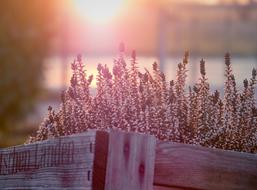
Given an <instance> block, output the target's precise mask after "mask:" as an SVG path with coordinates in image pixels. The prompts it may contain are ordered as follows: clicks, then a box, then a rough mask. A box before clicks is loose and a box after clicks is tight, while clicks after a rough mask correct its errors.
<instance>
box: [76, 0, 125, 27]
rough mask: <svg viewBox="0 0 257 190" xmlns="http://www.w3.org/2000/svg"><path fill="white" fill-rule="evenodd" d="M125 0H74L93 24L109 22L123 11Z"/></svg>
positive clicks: (81, 13) (79, 11)
mask: <svg viewBox="0 0 257 190" xmlns="http://www.w3.org/2000/svg"><path fill="white" fill-rule="evenodd" d="M123 4H124V0H74V6H75V8H76V10H77V11H78V13H79V14H80V15H81V16H83V17H85V19H87V20H88V21H89V22H92V23H93V24H101V23H107V22H110V21H111V20H113V19H114V18H115V17H116V16H117V15H118V14H119V12H120V11H121V9H122V6H123Z"/></svg>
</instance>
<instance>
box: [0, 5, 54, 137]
mask: <svg viewBox="0 0 257 190" xmlns="http://www.w3.org/2000/svg"><path fill="white" fill-rule="evenodd" d="M53 3H56V1H48V0H1V2H0V126H1V128H0V133H1V131H2V132H4V131H6V130H7V129H9V127H8V125H10V122H12V123H13V122H14V121H17V120H18V119H19V118H21V116H24V114H26V113H28V111H29V110H30V109H31V108H32V105H33V102H34V100H35V98H36V97H37V95H38V93H39V91H40V88H41V86H42V85H41V83H42V70H43V68H42V67H43V58H44V57H45V56H46V55H47V53H48V52H49V50H50V48H49V44H50V43H49V42H50V39H51V38H52V37H53V35H54V31H55V28H54V27H55V26H56V24H54V23H53V22H55V21H56V19H55V18H56V17H55V8H56V7H55V5H54V4H53Z"/></svg>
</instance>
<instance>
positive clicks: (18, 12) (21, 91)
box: [0, 0, 257, 147]
mask: <svg viewBox="0 0 257 190" xmlns="http://www.w3.org/2000/svg"><path fill="white" fill-rule="evenodd" d="M120 42H124V43H125V44H126V52H127V55H128V57H129V55H130V52H131V51H132V50H133V49H135V50H136V51H137V54H138V63H139V67H140V68H141V69H143V68H150V67H151V64H152V63H153V62H154V61H158V62H159V63H160V66H161V69H162V70H163V71H164V72H165V74H166V76H167V78H168V79H174V78H175V77H176V65H177V64H178V63H179V62H180V61H181V59H182V56H183V52H184V51H185V50H188V51H189V52H190V65H189V78H188V84H189V85H190V84H192V83H195V82H196V81H197V80H198V76H199V74H198V73H199V71H198V65H199V64H198V63H199V61H200V59H201V58H204V59H205V60H206V67H207V76H208V78H209V81H210V83H211V89H212V90H214V89H219V90H221V91H222V88H223V79H224V61H223V56H224V54H225V52H227V51H229V52H230V53H231V55H232V64H233V70H234V73H235V76H236V80H237V81H238V85H239V86H241V84H242V81H243V79H244V78H249V77H250V76H251V70H252V68H253V67H257V1H256V0H158V1H156V0H108V1H101V0H1V1H0V147H6V146H11V145H16V144H20V143H23V142H24V141H25V140H26V138H27V137H28V135H29V134H31V133H33V132H35V131H36V129H37V127H38V125H39V124H40V122H41V121H42V120H43V118H44V116H45V115H46V114H47V107H48V105H52V106H53V107H54V108H58V106H59V103H60V98H59V97H60V93H61V91H62V90H64V89H65V88H66V86H67V85H68V83H69V78H70V75H71V71H70V67H69V64H70V63H71V62H72V60H73V59H74V58H75V57H76V55H77V54H78V53H80V54H82V55H83V57H84V61H85V63H86V65H87V67H86V69H87V72H88V74H95V73H96V66H97V64H98V63H103V64H107V65H109V66H112V62H113V59H114V58H115V56H116V55H117V47H118V44H119V43H120ZM94 86H95V83H93V86H92V87H93V88H94ZM92 91H93V90H92Z"/></svg>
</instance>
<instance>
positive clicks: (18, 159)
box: [0, 132, 96, 190]
mask: <svg viewBox="0 0 257 190" xmlns="http://www.w3.org/2000/svg"><path fill="white" fill-rule="evenodd" d="M95 136H96V132H88V133H82V134H79V135H72V136H68V137H60V138H57V139H51V140H46V141H42V142H38V143H34V144H29V145H21V146H16V147H11V148H7V149H2V150H0V189H1V190H2V189H19V190H21V189H23V190H25V189H26V190H27V189H31V190H34V189H35V190H36V189H37V190H38V189H42V190H43V189H51V190H58V189H62V190H63V189H78V190H91V189H92V176H91V175H92V169H93V160H94V148H92V147H94V144H95Z"/></svg>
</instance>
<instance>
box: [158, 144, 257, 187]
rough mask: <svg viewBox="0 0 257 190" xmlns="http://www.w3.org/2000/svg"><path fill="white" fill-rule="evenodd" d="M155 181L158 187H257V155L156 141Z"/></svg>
mask: <svg viewBox="0 0 257 190" xmlns="http://www.w3.org/2000/svg"><path fill="white" fill-rule="evenodd" d="M154 184H155V186H156V187H155V190H172V189H174V190H175V189H176V190H178V189H201V190H217V189H218V190H230V189H247V190H251V189H252V190H256V189H257V155H256V154H255V155H254V154H247V153H240V152H234V151H224V150H219V149H211V148H204V147H201V146H193V145H185V144H179V143H172V142H162V141H157V147H156V162H155V175H154ZM158 186H159V187H158Z"/></svg>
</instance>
